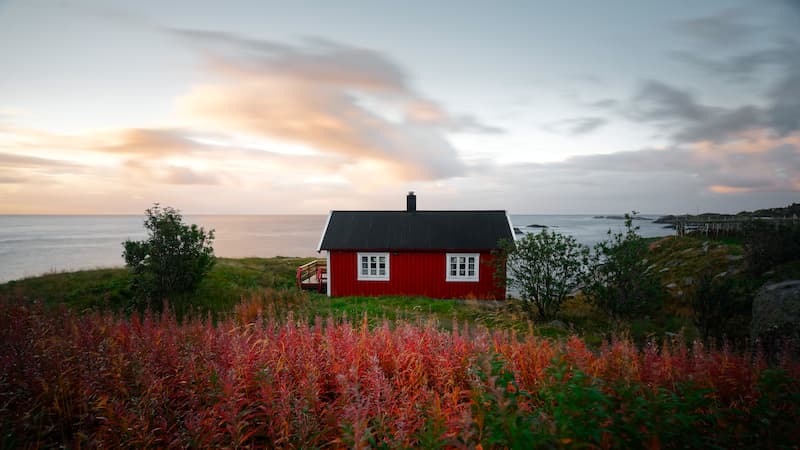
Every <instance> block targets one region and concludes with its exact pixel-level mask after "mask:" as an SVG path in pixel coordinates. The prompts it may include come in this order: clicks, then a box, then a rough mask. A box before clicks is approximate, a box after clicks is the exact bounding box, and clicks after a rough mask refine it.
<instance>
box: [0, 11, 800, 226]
mask: <svg viewBox="0 0 800 450" xmlns="http://www.w3.org/2000/svg"><path fill="white" fill-rule="evenodd" d="M408 190H414V191H417V193H418V205H419V207H420V208H421V209H506V210H509V211H510V212H512V213H533V214H546V213H567V214H568V213H620V212H625V211H630V210H638V211H643V212H646V213H684V212H689V213H695V212H698V211H718V212H737V211H741V210H745V209H756V208H761V207H770V206H782V205H786V204H788V203H791V202H793V201H800V1H797V0H791V1H789V0H784V1H778V0H774V1H771V0H770V1H756V0H746V1H704V2H697V1H688V0H687V1H679V0H675V1H669V2H665V1H636V2H632V1H604V2H596V1H588V0H587V1H584V2H579V1H574V2H551V1H541V2H538V1H533V0H531V1H519V2H513V1H502V2H483V1H480V2H479V1H475V2H466V1H458V2H456V1H453V2H446V1H441V2H431V1H420V2H416V1H403V2H396V1H369V2H368V1H363V2H354V1H335V2H332V1H320V2H305V1H297V2H287V1H281V2H270V1H263V0H254V1H226V2H219V1H207V2H203V1H197V0H191V1H169V2H164V1H149V0H140V1H136V2H131V1H108V0H104V1H100V0H98V1H94V2H93V1H70V0H63V1H37V0H24V1H23V0H19V1H16V0H0V213H53V214H70V213H73V214H83V213H99V214H113V213H132V214H140V213H141V212H142V211H143V210H144V209H145V208H146V207H148V206H149V205H150V204H152V203H153V202H161V203H162V204H167V205H172V206H175V207H178V208H180V209H181V210H183V211H184V212H186V213H190V214H198V213H222V214H227V213H241V214H277V213H318V214H321V213H326V212H327V211H328V210H330V209H378V208H380V209H401V208H403V207H404V205H405V193H406V191H408Z"/></svg>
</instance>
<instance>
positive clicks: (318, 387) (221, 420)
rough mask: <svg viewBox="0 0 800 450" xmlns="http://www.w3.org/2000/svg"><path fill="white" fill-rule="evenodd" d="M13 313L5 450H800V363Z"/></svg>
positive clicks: (164, 317)
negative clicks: (46, 449)
mask: <svg viewBox="0 0 800 450" xmlns="http://www.w3.org/2000/svg"><path fill="white" fill-rule="evenodd" d="M269 300H270V298H268V297H267V296H262V297H256V298H251V299H247V300H245V301H243V302H242V303H240V304H239V305H238V306H237V307H236V308H235V313H234V314H232V315H230V316H229V317H228V318H226V319H222V320H218V321H217V322H216V323H214V321H212V320H211V319H210V318H203V317H200V316H192V317H185V318H184V320H183V321H178V320H177V319H176V317H175V315H174V314H173V313H172V312H170V311H168V310H167V311H165V312H163V313H161V314H158V315H156V314H152V313H145V314H143V315H140V314H138V313H134V314H132V315H130V316H123V315H118V314H114V313H112V312H108V311H107V312H88V313H79V312H75V311H73V310H70V309H68V308H63V307H62V308H50V309H48V308H44V307H43V306H42V305H30V304H28V305H26V304H20V303H19V302H10V301H8V300H4V301H3V302H2V304H0V322H2V323H0V334H2V335H0V342H2V344H0V363H1V364H2V367H3V369H2V377H0V393H2V409H1V410H0V429H1V430H2V444H3V446H4V447H8V448H12V447H40V446H52V445H64V446H67V447H85V446H88V447H118V446H121V447H134V446H135V447H185V446H191V447H245V448H247V447H256V448H263V447H284V448H309V447H352V448H374V447H379V448H409V447H425V448H495V447H512V448H529V447H531V446H536V447H548V448H552V447H555V448H560V447H586V446H588V447H597V448H627V447H649V448H683V447H706V446H722V447H726V448H732V447H741V448H751V447H754V446H755V447H771V448H778V447H782V446H785V447H787V448H788V447H790V446H791V445H794V444H795V443H796V442H795V441H794V438H795V434H794V432H795V429H796V422H797V420H798V419H800V414H799V413H798V411H799V410H798V408H797V405H798V404H800V382H799V381H798V380H800V363H798V362H797V361H796V360H793V359H791V358H784V359H780V360H778V361H774V362H772V363H768V362H767V361H766V359H765V358H764V357H763V356H762V355H759V354H757V353H756V354H753V353H749V352H744V353H741V352H732V351H730V350H728V349H725V348H721V349H711V348H705V347H703V346H702V345H700V344H698V343H696V344H695V345H693V346H691V347H687V345H686V344H684V342H683V341H682V340H676V341H675V342H665V343H663V344H662V345H656V344H655V343H651V344H649V345H645V346H644V347H638V346H637V345H635V344H634V343H633V342H632V341H630V340H627V339H613V340H611V341H609V342H607V343H605V344H603V345H601V346H600V347H598V348H595V349H592V348H589V347H588V346H587V345H586V344H585V343H584V342H583V341H582V340H581V339H580V338H578V337H576V336H573V337H570V338H566V339H559V340H553V339H548V338H542V337H538V336H535V335H533V334H530V333H517V332H514V331H493V332H492V331H489V330H487V329H486V328H477V329H475V328H472V327H469V326H468V325H463V326H459V325H458V324H453V326H452V330H450V331H445V330H442V329H440V328H437V327H436V326H435V324H434V323H429V324H420V323H408V322H404V321H396V322H391V323H390V322H389V321H388V320H387V321H384V322H382V323H381V324H379V325H378V326H370V324H369V323H368V321H367V320H366V318H365V319H363V320H361V321H358V322H352V321H349V320H347V319H342V320H337V319H335V318H333V317H329V318H327V319H324V318H317V319H315V320H314V321H313V322H309V321H307V320H304V319H296V318H295V317H293V315H292V314H291V313H289V314H288V315H287V316H285V317H274V316H273V314H272V313H271V310H272V306H271V303H270V302H269Z"/></svg>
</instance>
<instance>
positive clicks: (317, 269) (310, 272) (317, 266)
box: [297, 259, 328, 292]
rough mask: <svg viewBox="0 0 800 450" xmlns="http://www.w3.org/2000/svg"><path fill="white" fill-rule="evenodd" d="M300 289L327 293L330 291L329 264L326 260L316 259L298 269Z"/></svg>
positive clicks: (298, 285)
mask: <svg viewBox="0 0 800 450" xmlns="http://www.w3.org/2000/svg"><path fill="white" fill-rule="evenodd" d="M297 287H298V289H308V290H315V291H317V292H326V291H327V289H328V264H327V262H326V261H325V260H324V259H315V260H314V261H311V262H310V263H308V264H303V265H302V266H300V267H298V268H297Z"/></svg>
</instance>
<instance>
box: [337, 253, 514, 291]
mask: <svg viewBox="0 0 800 450" xmlns="http://www.w3.org/2000/svg"><path fill="white" fill-rule="evenodd" d="M357 253H358V252H355V251H342V250H330V266H329V267H328V276H329V277H330V282H331V295H332V296H334V297H341V296H347V295H363V296H378V295H423V296H426V297H432V298H480V299H505V298H506V291H505V286H502V287H498V286H497V285H496V284H495V280H494V267H493V266H492V264H491V262H492V260H493V258H494V257H493V256H492V255H491V253H489V252H486V251H484V252H479V251H472V252H466V251H459V253H480V264H479V275H478V279H479V281H477V282H475V281H456V282H453V281H450V282H448V281H446V265H445V259H446V256H445V254H446V252H444V251H441V252H389V281H359V280H358V265H357V262H358V261H357Z"/></svg>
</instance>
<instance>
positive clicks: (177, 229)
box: [122, 203, 216, 308]
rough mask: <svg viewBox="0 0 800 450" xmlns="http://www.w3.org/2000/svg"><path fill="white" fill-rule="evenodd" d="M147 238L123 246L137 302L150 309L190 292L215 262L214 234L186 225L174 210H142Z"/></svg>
mask: <svg viewBox="0 0 800 450" xmlns="http://www.w3.org/2000/svg"><path fill="white" fill-rule="evenodd" d="M145 215H146V218H145V221H144V226H145V228H147V230H148V234H149V236H148V238H147V239H146V240H144V241H130V240H128V241H125V242H123V244H122V245H123V247H124V251H123V253H122V256H123V257H124V258H125V265H126V266H127V267H128V268H129V269H130V270H131V271H132V273H133V280H132V287H133V291H134V292H135V294H136V296H137V299H138V300H140V301H143V302H144V303H145V304H149V305H150V306H153V307H156V308H157V307H159V306H160V300H163V299H165V298H169V297H171V296H173V295H174V294H180V293H186V292H192V291H194V290H195V289H196V288H197V285H198V284H199V283H200V281H201V280H202V279H203V276H205V274H206V273H208V271H209V270H211V267H212V266H213V265H214V262H215V260H216V258H215V257H214V249H213V248H212V247H211V244H212V242H213V240H214V230H210V231H208V232H206V231H205V230H204V229H203V228H201V227H198V226H197V225H194V224H192V225H185V224H184V223H183V216H182V215H181V213H180V211H178V210H177V209H174V208H171V207H169V206H167V207H164V208H162V207H161V206H159V204H158V203H155V204H154V205H153V207H152V208H149V209H147V210H145Z"/></svg>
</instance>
